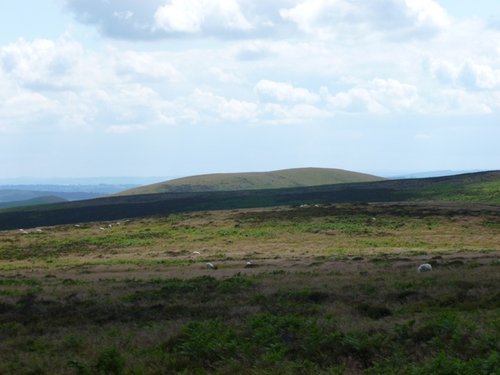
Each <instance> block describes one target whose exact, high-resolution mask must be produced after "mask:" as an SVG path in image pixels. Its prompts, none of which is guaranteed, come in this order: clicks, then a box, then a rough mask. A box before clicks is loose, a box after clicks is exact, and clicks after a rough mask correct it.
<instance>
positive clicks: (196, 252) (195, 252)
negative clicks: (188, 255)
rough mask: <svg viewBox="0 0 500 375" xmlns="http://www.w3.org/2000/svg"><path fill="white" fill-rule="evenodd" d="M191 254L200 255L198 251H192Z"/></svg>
mask: <svg viewBox="0 0 500 375" xmlns="http://www.w3.org/2000/svg"><path fill="white" fill-rule="evenodd" d="M193 254H194V255H201V253H200V252H199V251H193Z"/></svg>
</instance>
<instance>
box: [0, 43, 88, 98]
mask: <svg viewBox="0 0 500 375" xmlns="http://www.w3.org/2000/svg"><path fill="white" fill-rule="evenodd" d="M82 54H83V50H82V48H81V46H80V45H79V44H78V43H75V42H69V41H65V40H60V41H53V40H47V39H36V40H34V41H32V42H28V41H25V40H23V39H21V40H19V41H17V42H16V43H11V44H8V45H6V46H3V47H0V67H1V68H2V70H3V71H4V72H5V74H7V75H8V76H11V77H13V78H14V79H15V80H16V81H18V82H20V83H21V84H22V85H24V86H31V87H36V88H39V89H47V90H58V89H64V88H65V87H67V86H68V85H70V82H69V80H68V79H67V78H68V77H69V76H70V75H71V74H72V73H73V72H74V68H75V66H77V65H78V63H79V60H80V58H81V56H82Z"/></svg>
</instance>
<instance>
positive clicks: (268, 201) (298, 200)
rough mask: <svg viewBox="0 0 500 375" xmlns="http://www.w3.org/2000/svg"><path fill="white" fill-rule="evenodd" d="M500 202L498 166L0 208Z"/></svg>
mask: <svg viewBox="0 0 500 375" xmlns="http://www.w3.org/2000/svg"><path fill="white" fill-rule="evenodd" d="M403 201H413V202H419V201H426V202H437V203H440V202H458V203H459V204H460V205H462V204H466V205H468V204H470V205H475V204H488V205H500V171H492V172H480V173H472V174H464V175H458V176H450V177H438V178H427V179H413V180H389V181H376V182H365V183H356V184H335V185H322V186H313V187H300V188H286V189H269V190H246V191H215V192H191V193H161V194H142V195H126V196H115V197H106V198H99V199H92V200H87V201H80V202H67V203H62V204H53V205H46V206H40V207H35V208H18V209H10V210H0V229H14V228H29V227H36V226H45V225H56V224H68V223H79V222H89V221H97V220H118V219H122V218H130V217H145V216H152V215H165V214H172V213H178V212H193V211H205V210H224V209H236V208H250V207H271V206H283V205H310V204H325V203H349V202H403Z"/></svg>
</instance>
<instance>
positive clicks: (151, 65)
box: [116, 51, 181, 82]
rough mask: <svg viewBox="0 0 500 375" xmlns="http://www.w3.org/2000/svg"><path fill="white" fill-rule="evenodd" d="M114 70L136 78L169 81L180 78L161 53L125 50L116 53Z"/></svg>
mask: <svg viewBox="0 0 500 375" xmlns="http://www.w3.org/2000/svg"><path fill="white" fill-rule="evenodd" d="M116 72H117V73H118V74H121V75H124V76H128V77H131V78H138V79H141V80H143V79H154V80H158V79H159V80H165V81H170V82H175V81H179V80H180V79H181V74H180V72H179V71H178V70H177V69H176V68H174V67H173V66H172V65H171V64H170V63H168V62H167V61H164V59H163V58H162V56H161V55H159V54H154V53H140V52H134V51H125V52H122V53H120V52H117V53H116Z"/></svg>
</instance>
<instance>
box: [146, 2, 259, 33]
mask: <svg viewBox="0 0 500 375" xmlns="http://www.w3.org/2000/svg"><path fill="white" fill-rule="evenodd" d="M154 19H155V27H156V28H158V29H162V30H165V31H167V32H178V33H198V32H201V31H203V30H205V29H206V30H217V29H219V28H221V29H223V30H233V31H246V30H250V29H252V24H251V23H250V22H249V21H248V20H247V19H246V17H245V15H244V14H243V13H242V10H241V8H240V5H239V4H238V2H237V1H236V0H218V1H214V0H170V1H168V2H167V3H166V4H165V5H163V6H161V7H159V8H158V10H157V11H156V12H155V15H154Z"/></svg>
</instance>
